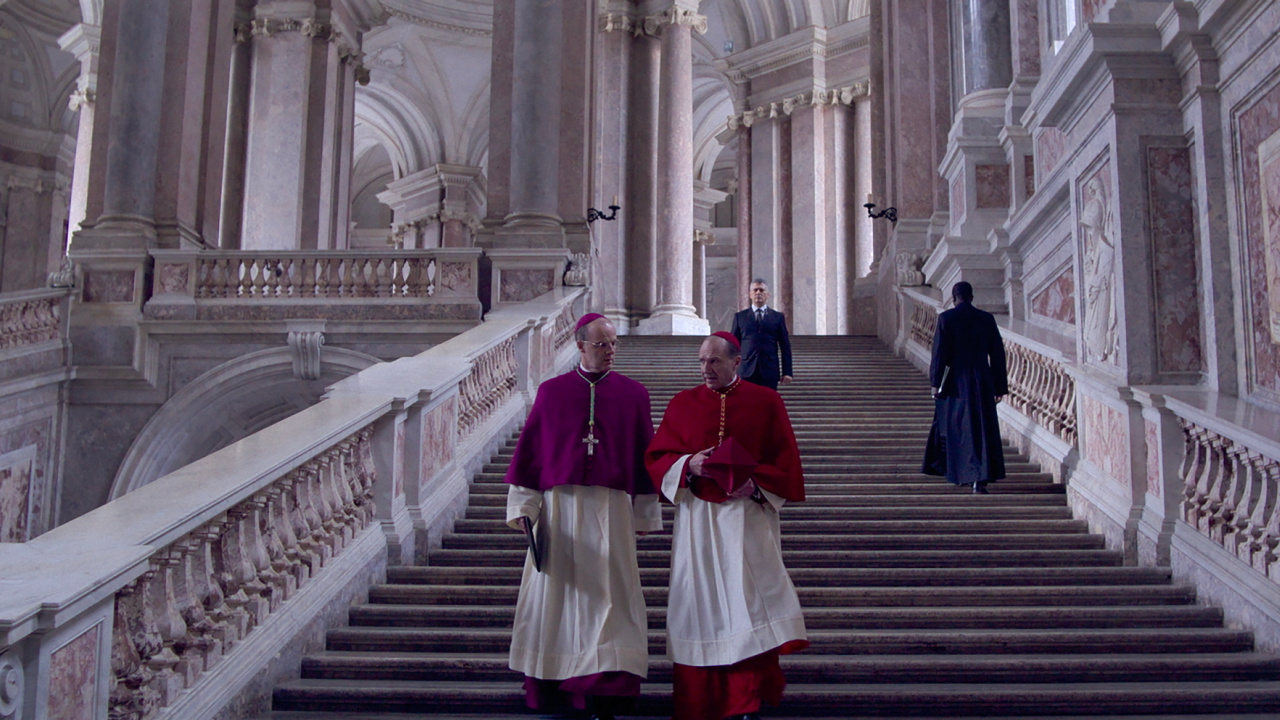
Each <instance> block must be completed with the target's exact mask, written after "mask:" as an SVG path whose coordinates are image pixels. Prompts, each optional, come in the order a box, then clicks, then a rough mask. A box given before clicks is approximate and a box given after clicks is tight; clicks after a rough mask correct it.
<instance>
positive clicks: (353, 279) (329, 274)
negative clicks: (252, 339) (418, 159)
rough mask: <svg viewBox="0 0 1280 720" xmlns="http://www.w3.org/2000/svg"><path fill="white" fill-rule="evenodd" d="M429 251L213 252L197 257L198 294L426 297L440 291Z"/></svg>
mask: <svg viewBox="0 0 1280 720" xmlns="http://www.w3.org/2000/svg"><path fill="white" fill-rule="evenodd" d="M437 269H438V266H437V263H436V257H435V254H434V252H433V251H431V250H417V251H414V250H402V251H394V252H392V251H379V252H376V253H368V252H358V251H326V252H323V253H309V254H308V253H300V252H287V253H286V252H281V253H272V252H252V253H247V252H237V253H229V252H209V253H201V254H200V256H199V258H198V259H197V260H196V284H195V296H196V297H197V298H218V299H223V300H226V299H239V300H252V299H259V300H261V299H267V298H270V299H295V300H297V299H303V298H340V297H345V298H371V297H382V298H385V297H410V298H425V297H431V296H433V295H435V293H436V275H437Z"/></svg>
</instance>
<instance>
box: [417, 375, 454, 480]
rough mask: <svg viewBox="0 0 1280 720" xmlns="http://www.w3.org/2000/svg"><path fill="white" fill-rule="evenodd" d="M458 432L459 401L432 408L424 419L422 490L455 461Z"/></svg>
mask: <svg viewBox="0 0 1280 720" xmlns="http://www.w3.org/2000/svg"><path fill="white" fill-rule="evenodd" d="M457 431H458V399H457V398H456V397H451V398H449V399H448V400H445V401H444V402H443V403H441V404H439V405H437V406H436V407H434V408H432V409H431V411H430V412H428V413H427V414H426V416H425V417H423V418H422V443H421V444H420V445H419V447H421V448H422V457H421V459H420V464H419V467H421V468H422V471H421V475H420V476H419V479H418V481H419V486H420V488H425V487H426V484H427V483H428V482H429V481H430V480H431V479H432V478H433V477H434V476H435V474H436V473H438V472H440V470H441V469H442V468H444V466H446V465H448V464H449V463H450V462H452V461H453V445H454V442H455V440H456V437H455V436H456V435H457Z"/></svg>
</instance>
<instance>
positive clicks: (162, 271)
mask: <svg viewBox="0 0 1280 720" xmlns="http://www.w3.org/2000/svg"><path fill="white" fill-rule="evenodd" d="M190 284H191V266H190V265H187V264H182V265H174V264H161V265H157V266H156V291H157V294H158V293H169V294H176V295H189V294H191V289H190V287H189V286H190Z"/></svg>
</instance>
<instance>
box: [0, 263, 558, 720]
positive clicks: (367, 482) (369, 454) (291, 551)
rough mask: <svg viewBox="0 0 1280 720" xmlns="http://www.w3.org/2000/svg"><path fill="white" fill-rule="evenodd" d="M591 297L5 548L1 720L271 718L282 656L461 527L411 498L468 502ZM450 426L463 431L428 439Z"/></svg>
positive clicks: (345, 397) (333, 402)
mask: <svg viewBox="0 0 1280 720" xmlns="http://www.w3.org/2000/svg"><path fill="white" fill-rule="evenodd" d="M303 266H305V263H304V264H303ZM259 267H262V266H261V265H259ZM366 267H367V266H366ZM401 277H402V278H403V277H406V276H401ZM267 287H268V285H266V284H264V285H263V286H262V288H263V289H264V290H263V291H264V292H266V290H265V288H267ZM272 287H273V288H275V289H274V290H273V291H274V292H279V287H280V286H279V285H276V286H272ZM251 292H253V293H256V292H258V289H257V288H254V289H253V290H251ZM583 292H584V291H583V290H582V289H579V288H574V289H558V290H555V291H553V292H551V293H548V294H547V295H545V296H543V297H541V298H538V299H536V300H534V301H531V302H530V303H526V304H523V305H515V306H509V307H504V308H502V309H501V310H500V311H495V312H493V313H490V317H489V318H487V319H486V322H484V323H483V324H481V325H480V326H478V327H476V328H474V329H472V330H469V331H467V332H465V333H463V334H461V335H459V336H457V337H455V338H453V339H452V340H449V341H447V342H445V343H441V344H440V345H437V346H435V347H433V348H431V349H430V350H428V351H426V352H424V353H422V354H420V355H418V356H415V357H412V358H403V359H401V360H398V361H396V362H392V363H381V364H379V365H375V366H373V367H370V368H368V369H367V370H365V371H362V372H360V373H357V374H356V375H353V376H351V377H349V378H347V379H345V380H343V381H341V382H339V383H337V384H335V385H334V386H333V387H331V388H330V390H329V393H328V394H327V395H326V396H325V398H324V399H323V400H322V401H321V402H320V403H318V404H316V405H314V406H312V407H310V408H307V409H305V410H303V411H301V412H299V413H297V414H295V415H293V416H291V417H289V418H286V419H285V420H282V421H281V422H279V423H276V424H275V425H272V426H270V427H268V428H266V429H264V430H262V431H261V432H258V433H255V434H253V435H251V436H249V437H247V438H245V439H244V440H241V441H239V442H237V443H235V444H233V445H231V446H228V447H227V448H224V449H222V450H219V451H217V452H215V453H213V454H211V455H209V456H208V457H205V458H203V459H201V460H198V461H196V462H195V463H192V464H191V465H188V466H186V467H184V468H180V469H178V470H177V471H175V472H173V473H171V474H169V475H167V476H165V477H162V478H160V479H158V480H156V481H155V482H153V483H150V484H148V485H145V486H143V487H141V488H139V489H138V490H135V491H133V492H131V493H128V494H126V495H124V496H123V497H121V498H119V499H117V500H114V501H112V502H110V503H108V504H106V505H104V506H102V507H100V508H98V509H97V510H94V511H92V512H89V513H87V514H85V515H83V516H81V517H79V518H76V519H75V520H72V521H70V522H68V523H66V524H65V525H62V526H61V527H57V528H54V529H53V530H51V531H50V532H47V533H45V534H44V535H41V536H40V537H37V538H35V539H33V540H31V541H30V542H27V543H0V668H2V669H3V672H4V677H5V680H6V683H8V685H7V687H13V686H16V687H18V688H25V696H24V697H23V698H21V699H19V700H18V701H17V702H16V703H14V705H15V706H16V707H17V710H16V711H15V712H14V713H11V714H9V715H8V716H5V720H10V718H12V719H13V720H29V719H32V718H36V717H72V716H74V717H86V718H94V720H104V719H106V718H110V720H151V719H152V718H157V719H159V720H167V719H169V718H173V719H175V720H176V719H177V718H181V719H182V720H202V719H204V718H211V717H214V716H215V715H217V714H218V712H219V711H221V710H222V709H223V708H224V707H225V706H226V705H227V704H228V703H231V702H236V703H237V704H243V703H252V702H258V703H261V702H264V701H265V693H267V692H269V688H270V687H271V686H272V685H274V684H275V682H277V681H278V680H279V679H280V678H279V677H275V676H272V675H271V674H270V673H272V672H288V668H287V667H286V668H280V669H277V670H272V669H271V668H272V665H271V663H272V662H273V660H274V659H275V658H278V657H280V655H281V653H282V652H284V651H285V649H286V648H289V647H295V648H296V647H300V645H299V644H300V643H305V642H313V641H314V639H315V638H316V637H318V633H319V632H320V631H321V629H322V628H321V627H320V626H321V625H324V624H325V623H332V622H335V621H340V620H341V618H342V616H343V615H342V613H344V612H345V608H346V606H347V604H349V603H350V602H351V601H352V600H353V599H354V598H355V597H357V596H359V595H360V594H362V593H365V592H367V589H368V587H369V583H370V582H374V581H378V580H380V579H381V577H382V576H384V575H385V568H386V565H387V563H388V549H389V548H390V547H392V546H393V544H394V545H395V546H397V547H399V546H404V547H409V548H412V547H413V546H414V542H415V541H414V537H413V533H414V532H422V533H424V535H425V534H430V533H435V534H436V535H439V534H440V533H441V532H443V530H442V529H441V528H435V527H431V525H430V523H431V522H432V521H438V522H441V523H452V522H453V520H454V519H455V518H454V517H448V516H445V515H444V514H441V515H440V516H439V517H438V518H437V517H434V516H433V517H432V518H429V519H428V521H427V523H426V526H425V527H423V526H422V524H421V523H419V522H418V521H416V520H413V519H412V518H411V517H410V515H409V510H408V509H407V508H408V507H409V503H407V501H406V487H407V486H412V488H413V489H414V491H415V492H416V493H418V494H416V495H414V496H413V497H415V498H416V497H420V496H421V494H422V493H424V492H428V491H431V492H434V493H435V494H432V495H430V500H431V502H424V504H427V505H430V504H433V503H439V504H440V505H441V506H448V507H458V506H459V503H458V502H457V501H454V500H451V499H450V497H448V495H449V493H451V492H452V491H453V485H454V484H456V485H457V486H458V492H459V493H460V498H465V493H466V482H465V478H464V480H463V481H462V482H461V483H453V480H454V478H455V476H457V477H462V476H463V473H465V472H470V469H469V465H470V466H478V464H479V463H480V462H483V461H484V459H485V458H487V457H488V452H489V448H488V446H490V445H493V444H494V443H498V442H501V441H502V440H503V439H505V437H506V436H507V435H508V434H509V433H510V432H511V430H512V429H513V427H514V426H515V423H517V422H518V420H519V418H520V417H521V416H523V411H524V409H525V406H526V403H527V401H528V396H526V395H523V394H522V393H524V392H527V391H530V390H532V389H534V388H536V386H537V385H538V384H539V383H540V382H541V381H542V380H543V379H545V377H546V376H547V374H548V373H554V372H559V371H562V370H563V369H564V367H565V366H566V365H567V364H568V362H569V360H571V355H572V352H571V351H572V348H571V347H568V346H567V343H565V344H563V345H561V346H560V347H558V348H556V350H555V352H554V356H553V357H544V356H543V354H542V353H541V352H540V351H539V349H540V348H542V347H544V346H555V345H557V344H559V343H560V338H562V337H564V336H566V333H565V332H564V327H565V323H566V322H567V320H566V318H568V319H570V320H571V319H572V317H574V315H575V309H576V308H575V305H580V303H581V301H582V298H583V297H584V295H583ZM51 298H52V296H51ZM53 299H54V300H56V298H53ZM41 302H44V300H41ZM54 317H56V315H55V316H54ZM455 407H456V408H457V413H458V414H457V420H456V423H455V421H453V420H452V414H451V413H452V412H453V409H454V408H455ZM441 412H443V413H444V415H443V416H444V417H450V418H451V421H450V422H449V423H448V425H446V426H445V427H450V428H452V427H455V426H456V428H457V430H458V432H457V434H456V435H455V434H454V433H439V432H436V431H437V430H440V427H441V426H440V424H439V423H438V422H436V418H437V417H438V416H439V413H441ZM433 413H435V414H433ZM427 420H430V422H428V421H427ZM408 430H412V431H413V432H415V433H418V432H421V433H422V435H421V437H418V436H416V435H413V436H411V435H410V434H409V432H408ZM436 435H441V436H442V437H436ZM409 437H413V438H414V440H415V442H413V443H409V442H406V440H407V439H408V438H409ZM433 453H435V454H438V455H439V456H440V457H432V454H433ZM472 455H474V456H476V457H471V456H472ZM423 475H427V476H423ZM375 498H376V501H375ZM406 528H407V529H408V537H405V536H404V533H405V531H406ZM254 693H257V695H254ZM19 694H20V695H21V694H22V693H19ZM0 715H3V714H2V713H0Z"/></svg>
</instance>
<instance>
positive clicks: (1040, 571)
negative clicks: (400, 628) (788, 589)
mask: <svg viewBox="0 0 1280 720" xmlns="http://www.w3.org/2000/svg"><path fill="white" fill-rule="evenodd" d="M787 570H788V574H789V575H790V576H791V581H792V582H793V583H794V584H795V585H796V587H812V588H819V587H835V588H840V587H864V588H865V587H938V588H946V587H955V586H959V587H990V586H1001V587H1008V586H1046V585H1076V584H1086V585H1155V584H1160V583H1167V582H1169V579H1170V574H1169V570H1168V569H1167V568H1147V567H1124V566H1121V567H1064V568H1055V567H1039V568H1005V567H978V568H947V567H937V568H870V569H862V568H803V567H801V568H788V569H787ZM520 573H521V568H519V567H390V568H387V584H389V585H449V584H461V585H470V586H487V585H494V584H496V585H506V584H508V583H511V584H515V585H517V586H518V585H519V584H520ZM668 576H669V571H668V570H667V568H641V569H640V581H641V583H642V584H644V585H647V586H651V587H656V586H658V585H660V584H663V583H665V582H666V580H667V578H668Z"/></svg>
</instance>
